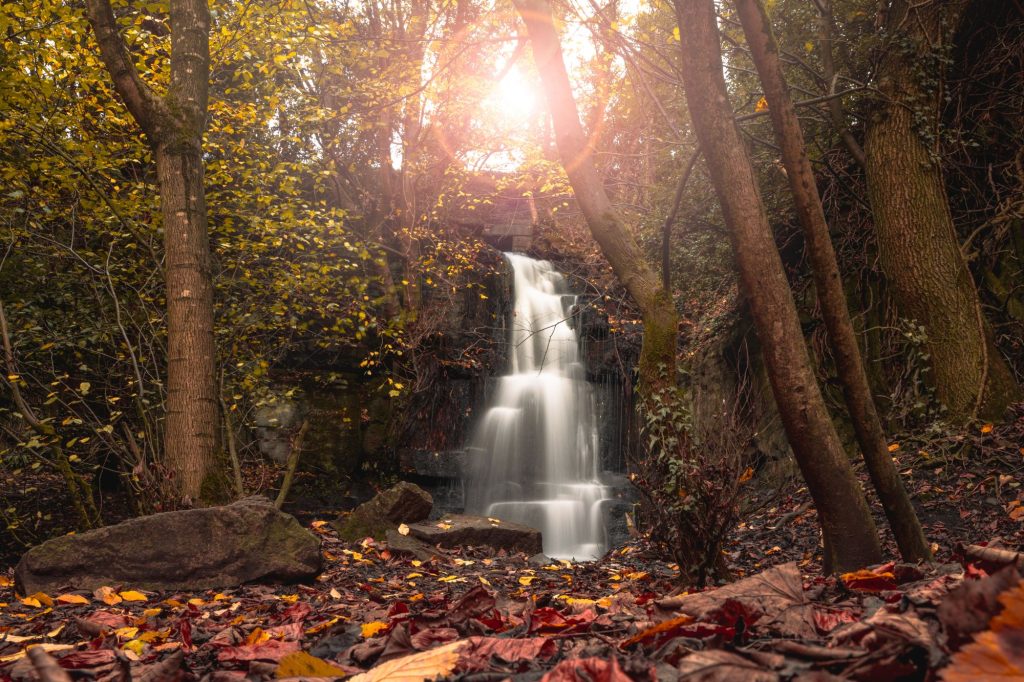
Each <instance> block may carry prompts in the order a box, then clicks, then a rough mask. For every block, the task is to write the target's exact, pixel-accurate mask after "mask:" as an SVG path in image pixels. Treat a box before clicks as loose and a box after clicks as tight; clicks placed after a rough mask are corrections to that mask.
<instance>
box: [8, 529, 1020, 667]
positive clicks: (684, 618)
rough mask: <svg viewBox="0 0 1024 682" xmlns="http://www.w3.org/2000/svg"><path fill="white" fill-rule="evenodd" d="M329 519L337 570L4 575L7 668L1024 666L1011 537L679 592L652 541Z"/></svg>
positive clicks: (330, 564)
mask: <svg viewBox="0 0 1024 682" xmlns="http://www.w3.org/2000/svg"><path fill="white" fill-rule="evenodd" d="M313 529H314V531H315V532H317V533H319V534H320V536H321V537H322V539H323V544H322V551H323V554H324V556H325V559H326V565H327V569H326V570H325V571H324V573H323V574H322V575H321V576H320V577H319V579H318V580H317V582H315V583H313V584H310V585H290V586H289V585H284V586H268V585H248V586H243V587H239V588H237V589H233V590H223V591H221V592H217V591H204V592H199V593H180V592H175V593H154V592H145V591H140V590H134V589H132V587H131V586H128V585H125V586H120V585H111V586H107V587H106V588H101V589H98V590H96V591H94V592H92V593H88V592H75V591H70V592H67V593H64V594H61V595H55V596H52V597H51V596H50V595H45V594H37V595H33V596H32V597H31V598H23V599H18V598H17V597H16V595H14V594H13V586H11V585H7V586H4V587H2V588H0V603H3V604H5V605H4V606H3V607H0V677H2V678H3V679H10V680H17V681H19V682H21V681H28V680H39V679H42V678H41V676H40V675H41V673H43V671H45V670H51V669H53V666H54V665H55V666H57V668H56V669H59V670H61V671H68V672H70V673H71V674H72V678H70V679H82V678H89V679H94V680H97V681H106V680H130V679H136V680H149V681H153V682H157V681H159V682H169V681H171V680H193V679H195V680H199V679H202V680H210V681H211V682H232V681H236V680H237V681H239V682H241V681H242V680H246V679H252V680H271V679H296V680H298V679H302V680H319V679H328V678H330V679H341V678H345V679H351V680H354V681H359V682H377V681H383V680H390V681H403V682H404V681H412V680H429V679H435V678H440V679H452V680H456V679H460V680H478V681H483V680H502V679H512V680H544V681H545V682H577V681H579V682H583V681H595V680H601V681H605V682H624V681H626V680H651V681H653V680H677V679H686V680H693V679H699V680H733V679H743V680H829V679H853V680H868V679H870V680H871V681H872V682H881V681H882V680H898V679H944V680H949V681H959V680H983V679H1014V675H1018V676H1024V657H1022V654H1021V652H1022V651H1024V582H1022V580H1021V577H1020V575H1019V574H1018V573H1017V568H1016V564H1017V562H1018V560H1019V559H1020V557H1019V555H1017V554H1016V553H1013V552H1007V551H1005V550H994V549H991V548H981V547H977V548H970V547H966V548H963V552H964V559H963V562H962V563H959V564H952V563H947V564H939V565H936V566H934V567H927V568H923V567H918V566H910V565H905V564H893V563H890V564H884V565H881V566H876V567H871V568H866V569H863V570H861V571H857V572H854V573H850V574H845V575H842V576H839V577H833V578H824V577H820V576H813V575H808V574H806V573H803V572H801V569H800V568H799V566H798V563H797V562H789V563H785V564H780V565H777V566H773V567H771V568H769V569H767V570H765V571H762V572H760V573H755V574H754V575H751V576H749V577H746V578H741V579H739V580H737V581H736V582H733V583H729V584H727V585H724V586H721V587H718V588H711V589H708V590H705V591H698V592H693V593H686V592H682V593H679V584H678V571H677V570H676V567H675V566H674V565H672V564H670V563H667V562H664V561H662V560H660V559H658V558H657V555H656V554H655V553H654V552H653V551H652V549H651V548H650V547H647V546H645V545H644V544H643V543H641V542H640V541H637V542H634V543H632V544H629V545H627V546H626V547H623V548H621V549H619V550H616V551H615V552H613V553H610V554H609V555H608V556H606V557H605V558H604V559H603V560H601V561H597V562H590V563H572V562H567V561H552V562H551V563H550V564H547V565H544V566H536V565H533V564H531V563H530V562H529V561H528V559H527V557H526V556H524V555H509V556H506V555H504V554H503V553H498V554H497V555H495V554H493V553H489V552H488V551H485V550H483V549H473V548H463V549H460V550H438V556H437V557H436V558H434V559H432V560H430V561H419V560H415V559H410V558H407V557H403V556H399V555H397V554H396V553H393V552H392V551H391V550H389V549H388V547H387V545H386V544H384V543H380V542H375V541H373V540H371V539H366V540H364V541H363V542H361V543H355V544H346V543H343V542H341V541H340V540H338V539H337V537H336V536H335V535H334V533H333V531H331V530H330V528H329V527H328V526H326V525H324V524H313ZM986 549H987V550H988V551H986ZM972 557H981V559H972ZM1000 558H1001V559H1002V563H1003V564H1005V565H1003V566H1001V567H1000V566H999V563H1000V562H999V559H1000ZM982 563H983V564H984V566H985V567H982V565H981V564H982ZM526 577H529V578H530V580H528V581H524V580H522V578H526ZM452 578H455V579H456V580H452ZM5 582H6V581H5ZM114 597H117V598H118V599H114ZM51 663H52V665H50V664H51ZM47 666H50V667H47ZM52 679H54V678H52V677H50V678H47V680H48V681H49V680H52Z"/></svg>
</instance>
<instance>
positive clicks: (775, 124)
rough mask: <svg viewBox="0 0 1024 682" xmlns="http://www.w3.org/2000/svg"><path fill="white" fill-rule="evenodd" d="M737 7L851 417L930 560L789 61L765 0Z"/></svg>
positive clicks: (890, 505) (914, 550)
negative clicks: (864, 346) (849, 300)
mask: <svg viewBox="0 0 1024 682" xmlns="http://www.w3.org/2000/svg"><path fill="white" fill-rule="evenodd" d="M736 8H737V10H738V12H739V17H740V22H741V24H742V25H743V32H744V34H745V36H746V38H747V45H748V46H749V47H750V53H751V56H752V57H753V60H754V65H755V66H756V67H757V72H758V75H759V76H760V78H761V83H762V86H763V88H764V96H765V99H766V100H767V101H768V111H769V114H770V117H771V121H772V129H773V130H774V132H775V140H776V142H777V143H778V144H779V146H780V147H781V148H782V161H783V165H784V166H785V168H786V177H787V178H788V179H789V186H790V190H791V192H792V194H793V203H794V204H795V206H796V212H797V217H798V218H799V220H800V225H801V226H802V228H803V232H804V238H805V244H806V250H807V256H808V259H809V260H810V263H811V273H812V275H813V278H814V286H815V289H816V291H817V295H818V302H819V304H820V306H821V314H822V317H823V318H824V320H825V327H826V329H827V330H828V338H829V341H830V345H831V347H832V352H833V356H834V357H835V363H836V372H837V373H838V375H839V381H840V382H841V383H842V386H843V396H844V398H845V401H846V406H847V409H848V411H849V415H850V421H851V422H852V423H853V430H854V433H856V435H857V442H858V444H859V445H860V449H861V452H862V453H863V456H864V462H865V464H867V469H868V472H869V474H870V475H871V482H872V484H873V485H874V487H875V490H876V491H877V492H878V497H879V500H881V502H882V507H883V509H884V510H885V516H886V519H888V521H889V526H890V528H892V531H893V535H894V536H895V537H896V544H897V545H898V546H899V549H900V554H901V555H902V556H903V559H904V560H906V561H921V560H924V561H927V560H930V559H931V551H930V550H929V548H928V542H927V540H926V539H925V537H924V532H923V531H922V530H921V523H920V522H919V521H918V518H917V512H916V511H915V510H914V505H913V504H911V502H910V496H909V495H907V491H906V488H904V486H903V481H902V480H901V479H900V474H899V471H898V470H897V468H896V465H895V463H894V462H893V460H892V457H891V456H890V455H889V452H888V443H887V439H886V437H885V432H884V431H883V429H882V422H881V420H880V419H879V417H878V411H877V410H876V409H875V402H874V399H873V398H872V396H871V387H870V384H869V383H868V375H867V372H865V371H864V363H863V361H862V360H861V354H860V348H859V346H858V345H857V335H856V334H855V333H854V331H853V323H852V322H851V321H850V312H849V310H848V309H847V307H846V292H844V291H843V282H842V278H841V277H840V275H839V265H838V263H837V262H836V254H835V249H834V248H833V246H832V239H831V237H830V235H829V230H828V223H827V222H825V211H824V209H823V208H822V206H821V197H820V196H819V194H818V186H817V184H816V180H815V177H814V170H813V169H812V168H811V161H810V159H809V158H808V157H807V146H806V144H805V143H804V136H803V131H802V130H801V128H800V121H799V119H798V118H797V115H796V109H795V107H794V106H793V100H792V97H791V96H790V94H789V86H788V85H787V83H786V79H785V76H784V74H783V73H782V62H781V61H780V60H779V49H778V45H777V44H776V42H775V36H774V35H773V33H772V26H771V22H770V21H769V19H768V15H767V13H766V12H765V9H764V5H763V4H762V3H761V0H736Z"/></svg>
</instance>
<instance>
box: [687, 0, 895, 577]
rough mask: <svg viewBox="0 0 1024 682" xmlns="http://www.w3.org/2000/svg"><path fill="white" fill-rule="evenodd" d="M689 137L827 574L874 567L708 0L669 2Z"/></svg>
mask: <svg viewBox="0 0 1024 682" xmlns="http://www.w3.org/2000/svg"><path fill="white" fill-rule="evenodd" d="M674 5H675V10H676V17H677V21H678V24H679V29H680V33H681V41H680V45H681V53H682V73H683V80H684V85H685V88H686V99H687V102H688V104H689V108H690V116H691V119H692V121H693V126H694V130H695V132H696V134H697V138H698V139H699V141H700V146H701V150H702V151H703V154H704V159H705V161H706V163H707V166H708V170H709V172H710V175H711V181H712V184H713V185H714V187H715V191H716V193H717V195H718V198H719V201H720V203H721V205H722V214H723V216H724V218H725V222H726V226H727V227H728V229H729V235H730V241H731V243H732V247H733V250H734V252H735V255H736V263H737V266H738V268H739V275H740V284H741V286H742V288H743V291H744V294H745V295H746V297H747V299H748V301H749V305H750V312H751V315H752V317H753V319H754V325H755V328H756V329H757V334H758V337H759V339H760V340H761V344H762V346H763V347H764V356H765V364H766V366H767V369H768V376H769V380H770V382H771V385H772V392H773V394H774V396H775V402H776V403H777V404H778V407H779V414H780V416H781V418H782V422H783V426H784V427H785V429H786V434H787V436H788V438H789V443H790V445H791V446H792V448H793V453H794V455H795V456H796V460H797V463H798V464H799V466H800V470H801V472H802V473H803V477H804V480H805V481H806V482H807V488H808V490H809V491H810V494H811V497H812V498H813V500H814V504H815V507H816V508H817V510H818V517H819V519H820V520H821V525H822V531H823V533H824V535H825V538H826V545H825V546H826V550H827V551H826V555H825V567H826V570H843V571H846V570H854V569H857V568H860V567H862V566H865V565H868V564H872V563H876V562H878V561H879V560H880V559H881V549H880V547H879V542H878V534H877V532H876V531H875V524H874V521H873V520H872V518H871V514H870V512H869V510H868V506H867V502H866V501H865V499H864V495H863V492H862V491H861V489H860V485H859V483H858V482H857V479H856V477H855V476H854V473H853V468H852V467H851V465H850V461H849V460H848V459H847V457H846V454H845V453H844V452H843V449H842V446H841V444H840V441H839V436H838V435H837V434H836V430H835V426H834V425H833V424H832V421H831V418H830V417H829V414H828V411H827V409H826V408H825V403H824V400H823V399H822V396H821V391H820V389H819V387H818V384H817V381H816V379H815V376H814V372H813V371H812V368H811V362H810V357H809V356H808V353H807V347H806V345H805V344H804V339H803V334H802V333H801V329H800V323H799V319H798V317H797V312H796V305H795V303H794V302H793V295H792V292H791V291H790V288H789V283H788V281H787V280H786V274H785V271H784V269H783V267H782V259H781V258H780V256H779V252H778V249H777V248H776V245H775V241H774V238H773V236H772V231H771V226H770V225H769V224H768V217H767V214H766V213H765V209H764V204H763V203H762V200H761V194H760V190H759V189H758V185H757V178H756V176H755V175H754V170H753V167H752V165H751V162H750V159H749V156H748V154H747V150H746V147H745V146H744V144H743V141H742V139H741V137H740V132H739V129H738V128H737V126H736V123H735V121H734V119H733V114H732V108H731V107H730V105H729V98H728V91H727V89H726V85H725V78H724V76H723V73H722V53H721V43H720V38H719V33H718V26H717V23H716V16H715V6H714V0H674Z"/></svg>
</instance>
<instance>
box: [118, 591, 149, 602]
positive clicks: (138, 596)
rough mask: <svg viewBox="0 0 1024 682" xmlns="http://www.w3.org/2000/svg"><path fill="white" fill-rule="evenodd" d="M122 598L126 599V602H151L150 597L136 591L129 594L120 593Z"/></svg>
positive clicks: (128, 592)
mask: <svg viewBox="0 0 1024 682" xmlns="http://www.w3.org/2000/svg"><path fill="white" fill-rule="evenodd" d="M120 597H121V599H124V600H125V601H149V597H147V596H146V595H144V594H142V593H141V592H136V591H135V590H128V591H127V592H121V593H120Z"/></svg>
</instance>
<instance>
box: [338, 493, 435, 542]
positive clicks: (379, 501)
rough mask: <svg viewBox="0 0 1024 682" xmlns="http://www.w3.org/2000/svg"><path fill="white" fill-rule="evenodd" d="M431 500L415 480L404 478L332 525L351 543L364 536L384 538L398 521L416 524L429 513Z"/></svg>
mask: <svg viewBox="0 0 1024 682" xmlns="http://www.w3.org/2000/svg"><path fill="white" fill-rule="evenodd" d="M433 506H434V499H433V498H432V497H431V496H430V493H428V492H427V491H426V490H424V489H423V488H421V487H419V486H418V485H416V484H415V483H407V482H405V481H403V482H401V483H399V484H398V485H396V486H394V487H392V488H388V489H387V490H385V491H384V492H382V493H380V494H378V495H377V496H376V497H374V498H373V499H372V500H370V501H369V502H364V503H363V504H361V505H359V506H358V507H356V508H355V509H354V510H352V512H351V513H350V514H347V515H345V516H341V517H339V518H337V519H335V520H334V521H333V522H332V523H331V525H332V526H334V528H335V529H336V530H337V531H338V536H339V537H340V538H341V539H342V540H348V541H350V542H354V541H356V540H361V539H363V538H365V537H372V538H376V539H378V540H382V539H384V536H385V534H386V533H387V531H388V530H389V529H392V528H396V527H397V526H398V525H399V524H401V523H416V522H417V521H422V520H423V519H425V518H427V517H428V516H430V510H431V509H432V508H433Z"/></svg>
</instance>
